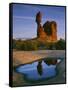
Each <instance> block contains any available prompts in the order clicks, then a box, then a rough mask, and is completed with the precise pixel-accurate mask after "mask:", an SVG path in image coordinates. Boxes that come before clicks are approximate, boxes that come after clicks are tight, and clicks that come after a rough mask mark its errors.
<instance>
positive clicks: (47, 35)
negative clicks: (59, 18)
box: [36, 12, 57, 42]
mask: <svg viewBox="0 0 68 90" xmlns="http://www.w3.org/2000/svg"><path fill="white" fill-rule="evenodd" d="M41 19H42V14H41V12H38V13H37V14H36V23H37V38H38V39H39V40H40V41H47V42H56V41H57V23H56V22H55V21H46V22H45V23H44V25H43V26H42V25H41Z"/></svg>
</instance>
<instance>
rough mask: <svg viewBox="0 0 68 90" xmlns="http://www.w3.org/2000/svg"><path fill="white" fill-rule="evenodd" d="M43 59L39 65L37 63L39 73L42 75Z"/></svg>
mask: <svg viewBox="0 0 68 90" xmlns="http://www.w3.org/2000/svg"><path fill="white" fill-rule="evenodd" d="M41 63H42V61H39V62H38V65H37V71H38V74H39V75H42V73H43V72H42V65H41Z"/></svg>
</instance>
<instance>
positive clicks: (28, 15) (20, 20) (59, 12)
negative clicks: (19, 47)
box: [13, 4, 65, 39]
mask: <svg viewBox="0 0 68 90" xmlns="http://www.w3.org/2000/svg"><path fill="white" fill-rule="evenodd" d="M38 11H40V12H41V13H42V25H43V24H44V23H45V22H46V21H47V20H49V21H52V20H53V21H56V22H57V35H58V39H59V38H63V39H65V7H55V6H37V5H23V4H13V38H34V37H36V35H37V25H36V22H35V16H36V13H37V12H38Z"/></svg>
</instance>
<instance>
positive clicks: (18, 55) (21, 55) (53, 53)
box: [13, 50, 65, 66]
mask: <svg viewBox="0 0 68 90" xmlns="http://www.w3.org/2000/svg"><path fill="white" fill-rule="evenodd" d="M46 57H56V58H58V57H65V51H64V50H39V51H13V65H14V66H17V65H19V64H26V63H30V62H33V61H37V60H40V59H42V58H46Z"/></svg>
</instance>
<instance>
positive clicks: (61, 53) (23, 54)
mask: <svg viewBox="0 0 68 90" xmlns="http://www.w3.org/2000/svg"><path fill="white" fill-rule="evenodd" d="M47 57H56V58H61V57H62V58H65V50H39V51H16V50H13V86H24V85H33V84H32V83H28V82H26V81H24V79H23V75H21V74H19V73H17V72H15V70H14V69H15V67H18V66H19V65H21V64H27V63H32V62H34V61H37V60H41V59H44V58H47ZM57 69H58V70H60V69H61V70H60V71H59V73H60V74H59V75H58V76H57V77H55V78H53V79H50V80H48V81H43V82H41V83H39V84H44V83H45V84H49V83H51V82H52V83H58V77H59V78H61V79H60V81H59V83H64V82H65V80H64V82H63V81H62V79H63V77H64V78H65V59H64V60H63V61H62V62H61V64H59V65H58V67H57ZM61 75H62V76H61Z"/></svg>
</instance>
